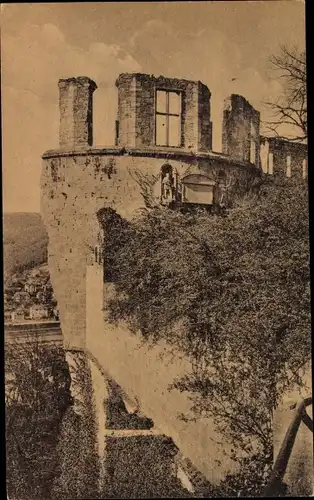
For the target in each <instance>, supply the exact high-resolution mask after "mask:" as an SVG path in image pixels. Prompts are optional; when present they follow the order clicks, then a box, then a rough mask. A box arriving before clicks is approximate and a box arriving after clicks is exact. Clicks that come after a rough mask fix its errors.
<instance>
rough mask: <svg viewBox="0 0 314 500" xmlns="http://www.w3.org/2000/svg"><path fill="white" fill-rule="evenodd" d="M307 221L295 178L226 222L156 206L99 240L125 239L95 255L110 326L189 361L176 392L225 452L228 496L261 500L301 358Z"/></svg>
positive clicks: (306, 319) (269, 184)
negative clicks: (107, 283) (228, 447)
mask: <svg viewBox="0 0 314 500" xmlns="http://www.w3.org/2000/svg"><path fill="white" fill-rule="evenodd" d="M308 222H309V221H308V193H307V186H306V185H305V184H304V183H303V182H302V181H297V180H294V179H293V178H291V179H286V181H280V183H279V182H278V181H276V180H275V179H265V182H264V183H263V185H262V186H261V188H260V190H259V192H258V193H254V194H251V195H248V196H247V197H246V198H244V199H243V200H242V202H240V201H238V203H237V204H236V206H234V208H233V209H232V210H230V211H229V213H228V216H227V217H219V216H210V215H208V214H206V213H204V212H202V211H200V212H199V213H197V214H191V215H188V214H186V215H182V214H180V213H177V212H173V211H169V210H162V209H157V208H156V209H153V210H150V211H144V212H143V213H142V215H141V216H139V217H138V219H137V220H135V221H134V222H132V224H130V223H129V224H123V223H122V222H121V218H120V217H117V218H116V219H115V217H113V216H112V214H111V218H110V223H108V224H106V221H105V216H104V217H103V224H104V226H105V231H106V234H107V236H108V237H110V234H112V235H113V234H117V228H120V232H121V228H122V232H123V238H121V236H120V237H119V238H120V241H121V244H119V242H118V240H117V241H116V243H115V246H113V244H112V243H111V244H110V245H109V244H107V246H105V249H104V250H105V261H106V258H109V259H112V260H113V261H114V269H115V289H116V294H115V296H114V297H113V298H112V299H111V300H110V301H109V302H108V304H107V308H108V312H109V316H110V319H111V321H120V320H125V321H127V323H128V324H129V326H130V328H131V330H132V331H134V332H138V331H139V330H140V331H141V333H142V335H143V336H144V338H146V339H147V340H148V341H150V342H154V341H158V340H159V339H161V338H163V339H166V340H167V342H168V345H170V346H173V348H174V349H177V348H179V349H181V350H182V351H184V352H185V353H186V354H187V355H188V356H189V357H190V358H191V360H192V363H193V374H192V376H189V377H187V378H185V379H183V380H177V381H174V387H176V388H177V389H179V390H181V391H188V392H189V393H190V394H191V396H192V399H193V402H194V412H195V414H198V415H200V416H211V417H213V418H214V420H215V422H216V425H217V428H218V429H219V430H220V432H221V433H222V435H223V436H225V438H226V439H228V440H231V441H232V443H233V445H234V452H233V458H234V460H236V461H238V462H239V463H240V466H241V469H240V474H239V475H237V476H236V477H235V476H234V477H230V478H227V479H226V481H225V483H224V487H223V488H224V490H223V493H224V494H227V495H233V494H238V493H239V491H241V492H242V494H249V495H258V494H259V493H260V490H261V488H262V486H263V484H264V483H265V480H266V478H267V475H268V472H269V468H270V465H271V463H272V427H271V414H272V410H273V409H274V408H275V407H276V406H277V404H278V402H279V400H280V397H281V396H282V394H283V392H284V391H285V390H286V389H287V387H288V386H289V385H290V384H292V383H293V382H298V383H300V384H301V383H302V381H301V380H300V379H299V377H298V371H299V369H300V367H301V366H303V365H304V364H305V362H306V361H307V360H308V359H309V358H310V353H311V336H310V332H311V326H310V273H309V245H308V231H309V224H308ZM111 248H114V255H113V254H112V253H111V254H110V251H111V250H110V249H111ZM109 254H110V255H109ZM144 304H145V307H144ZM195 414H194V416H195Z"/></svg>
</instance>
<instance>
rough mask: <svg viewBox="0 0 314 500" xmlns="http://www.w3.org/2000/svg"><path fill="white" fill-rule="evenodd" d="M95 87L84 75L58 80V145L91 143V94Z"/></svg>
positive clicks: (71, 145) (85, 144)
mask: <svg viewBox="0 0 314 500" xmlns="http://www.w3.org/2000/svg"><path fill="white" fill-rule="evenodd" d="M96 88H97V85H96V84H95V82H93V80H91V79H90V78H87V77H85V76H81V77H78V78H68V79H67V80H59V93H60V100H59V107H60V147H73V146H74V145H78V146H91V145H92V143H93V123H92V113H93V101H92V96H93V92H94V91H95V90H96Z"/></svg>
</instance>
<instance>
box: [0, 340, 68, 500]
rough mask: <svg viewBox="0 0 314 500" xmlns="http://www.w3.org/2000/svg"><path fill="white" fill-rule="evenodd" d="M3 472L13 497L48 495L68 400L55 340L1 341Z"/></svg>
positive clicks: (64, 370) (55, 473) (61, 356)
mask: <svg viewBox="0 0 314 500" xmlns="http://www.w3.org/2000/svg"><path fill="white" fill-rule="evenodd" d="M5 351H6V352H5V365H6V366H5V370H6V378H7V380H6V478H7V488H8V495H9V497H10V498H13V499H26V498H28V499H38V500H44V499H48V498H51V489H52V485H53V482H54V481H55V478H56V477H58V475H59V474H60V470H59V469H58V464H59V461H58V457H57V442H58V437H59V432H60V425H61V421H62V417H63V415H64V412H65V411H66V409H67V408H68V407H69V404H70V394H69V382H70V379H69V373H68V368H67V364H66V361H65V356H64V353H63V351H62V350H61V349H59V348H58V347H57V346H53V345H52V346H47V345H43V344H39V343H36V342H34V343H32V344H29V345H18V344H14V345H6V349H5Z"/></svg>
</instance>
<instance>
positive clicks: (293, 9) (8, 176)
mask: <svg viewBox="0 0 314 500" xmlns="http://www.w3.org/2000/svg"><path fill="white" fill-rule="evenodd" d="M1 24H2V27H1V31H2V34H1V61H2V62H1V65H2V69H1V79H2V142H3V144H2V148H3V153H2V154H3V162H2V164H3V167H2V183H3V209H4V211H5V212H39V211H40V172H41V155H42V154H43V153H44V152H45V151H46V150H47V149H54V148H57V147H58V127H59V109H58V105H59V103H58V80H59V79H60V78H68V77H72V76H88V77H90V78H92V79H93V80H95V81H96V83H97V86H98V89H97V91H96V92H95V93H94V145H96V146H98V145H103V146H105V145H112V144H114V124H115V119H116V106H117V94H116V92H117V90H116V88H115V80H116V78H117V76H118V75H119V74H120V73H123V72H141V73H148V74H154V75H156V76H159V75H164V76H168V77H177V78H185V79H191V80H200V81H202V82H203V83H204V84H206V85H207V86H208V87H209V89H210V91H211V94H212V96H211V119H212V121H213V149H214V150H215V151H221V125H222V109H223V100H224V99H225V98H226V97H227V96H228V95H230V94H231V93H237V94H241V95H243V96H245V97H246V98H247V99H248V100H249V101H250V103H251V104H252V105H253V106H254V107H255V108H257V109H259V110H260V111H261V118H262V120H263V119H264V120H266V119H267V111H266V110H265V107H264V105H263V102H264V101H265V100H268V99H276V97H277V96H279V95H280V94H281V92H282V87H281V81H280V79H278V78H277V79H274V78H273V74H272V73H271V71H270V65H269V58H270V56H271V55H273V54H278V52H279V51H280V46H281V45H286V46H287V47H292V46H296V47H298V48H299V49H300V50H304V48H305V8H304V3H303V1H302V0H267V1H258V0H255V1H245V0H242V1H237V0H234V1H231V0H230V1H215V2H211V1H207V2H206V1H205V2H197V1H193V2H147V3H146V2H122V1H120V2H106V3H105V2H104V3H102V2H95V3H93V2H90V3H85V2H83V3H78V2H76V3H75V2H73V3H70V2H69V3H60V4H57V3H51V4H48V3H47V4H45V3H36V4H35V3H27V4H17V3H13V4H5V3H4V4H2V5H1Z"/></svg>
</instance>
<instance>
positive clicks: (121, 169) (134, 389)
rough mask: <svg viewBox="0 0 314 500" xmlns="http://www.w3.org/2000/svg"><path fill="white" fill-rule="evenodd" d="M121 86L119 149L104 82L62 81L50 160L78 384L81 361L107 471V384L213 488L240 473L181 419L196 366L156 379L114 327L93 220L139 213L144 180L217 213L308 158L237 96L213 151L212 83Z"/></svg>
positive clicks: (52, 211)
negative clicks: (98, 110)
mask: <svg viewBox="0 0 314 500" xmlns="http://www.w3.org/2000/svg"><path fill="white" fill-rule="evenodd" d="M116 86H117V90H118V116H117V121H116V139H115V145H112V146H111V147H103V148H102V147H98V148H95V147H93V122H92V116H93V109H92V108H93V93H94V91H95V90H96V88H97V86H96V83H95V82H93V81H92V80H90V79H89V78H87V77H78V78H69V79H66V80H60V81H59V95H60V101H59V108H60V137H59V148H57V149H53V150H49V151H47V152H45V153H44V154H43V167H42V177H41V213H42V216H43V219H44V223H45V225H46V227H47V231H48V235H49V248H48V254H49V256H48V265H49V269H50V273H51V281H52V285H53V289H54V293H55V295H56V298H57V301H58V305H59V313H60V321H61V327H62V332H63V338H64V346H65V348H66V350H67V353H68V361H69V366H70V370H72V372H73V377H72V386H74V385H75V375H74V374H75V366H77V365H78V364H80V363H78V362H77V360H78V359H79V360H81V362H82V363H83V364H84V363H85V365H84V366H85V367H86V370H87V371H88V372H89V373H90V376H91V380H92V385H93V394H94V396H93V397H94V400H95V405H94V406H95V408H96V417H95V418H96V420H97V422H98V423H97V426H98V427H97V426H96V427H97V428H98V441H97V443H98V444H97V446H98V451H99V455H100V456H102V457H103V458H102V460H103V461H104V462H105V463H107V464H108V461H110V460H109V458H108V453H109V452H108V449H109V448H110V446H109V445H108V442H109V441H110V439H109V437H108V436H109V434H110V433H109V434H108V432H107V431H108V427H110V424H109V422H108V418H107V416H106V415H107V413H106V412H104V404H105V406H106V404H107V405H108V404H109V403H108V401H109V399H110V398H109V396H108V394H110V390H109V389H108V387H107V386H108V380H109V379H114V380H115V381H116V382H117V384H118V385H119V386H121V387H123V391H124V393H125V394H127V395H128V397H129V398H130V400H132V401H133V403H132V404H131V407H132V408H133V407H134V408H135V407H136V408H137V410H136V411H135V410H134V412H135V413H138V414H143V415H145V416H146V417H149V418H151V419H152V420H153V421H154V424H155V427H156V428H158V429H159V431H160V433H161V434H166V435H167V436H169V437H171V438H172V439H173V441H174V443H175V444H176V446H177V447H178V448H179V449H180V452H181V453H182V454H183V455H184V456H185V457H187V458H188V459H189V460H190V461H191V462H192V463H193V464H194V465H195V467H196V469H197V470H199V471H201V473H202V474H203V475H204V477H205V478H206V479H207V480H208V481H210V482H211V483H213V484H215V483H216V484H217V482H219V480H220V479H221V478H223V477H225V475H226V473H227V472H228V471H230V467H232V466H231V465H230V464H231V461H230V463H229V462H228V460H227V461H226V459H225V456H224V452H225V450H227V449H228V444H226V447H225V449H224V450H221V449H220V448H219V445H216V444H214V441H219V439H216V438H217V436H216V434H215V431H214V426H213V423H212V422H210V421H208V420H206V421H205V420H204V421H203V422H202V421H200V422H198V423H191V422H185V423H184V422H182V421H181V420H180V419H179V417H178V414H179V413H180V410H181V413H184V412H185V411H187V410H188V408H189V401H188V398H187V397H186V396H185V395H182V394H180V395H175V394H170V393H169V391H168V386H169V385H170V384H171V383H172V381H173V379H174V378H175V377H176V376H178V375H180V374H182V373H186V372H187V371H188V370H189V363H188V360H179V359H178V360H176V361H174V362H172V364H171V365H169V366H168V368H167V370H166V371H165V370H163V371H162V372H160V368H159V367H160V359H159V354H160V353H158V352H157V351H156V350H148V349H147V350H145V349H146V348H145V347H143V348H142V350H140V349H138V347H139V344H138V340H137V339H136V338H135V337H134V336H132V335H131V334H130V332H129V331H128V330H127V328H126V327H125V326H123V325H120V326H118V327H114V326H113V325H110V324H109V323H108V322H107V321H106V317H105V315H104V311H103V309H104V301H106V298H107V297H108V296H109V295H110V293H111V289H110V287H109V285H107V284H104V283H103V266H105V265H106V263H103V262H102V261H101V257H100V254H99V253H98V252H97V249H98V248H99V247H100V246H101V245H102V243H103V241H104V238H106V235H105V234H103V233H102V230H101V228H100V227H99V223H98V219H97V213H98V212H99V210H101V209H103V208H106V207H110V208H113V209H115V210H116V211H117V212H118V213H119V214H120V215H121V216H123V217H126V218H132V217H134V214H135V212H136V210H137V209H139V208H141V207H143V205H144V200H143V193H142V188H141V183H140V180H141V179H142V178H143V177H144V178H145V179H146V180H148V181H149V186H150V188H151V193H150V194H151V197H152V199H153V202H154V203H156V204H160V205H161V206H164V207H174V208H176V207H178V208H180V209H182V208H183V209H186V208H189V207H193V206H195V205H196V206H203V207H206V208H208V209H210V210H215V209H217V210H219V209H220V208H221V207H226V206H227V207H228V206H229V205H230V204H232V201H233V199H234V198H235V197H237V196H241V195H242V194H243V193H245V192H246V191H247V190H249V189H250V188H251V187H252V186H254V184H255V183H256V181H257V180H258V179H259V178H260V177H261V176H262V175H263V171H264V172H265V173H269V174H271V173H273V174H275V173H277V162H278V170H281V171H283V170H284V165H285V164H288V163H287V162H289V161H290V168H291V172H290V171H289V173H291V175H294V173H295V172H297V170H298V169H299V170H298V172H299V171H301V174H300V175H303V176H305V173H306V168H305V166H304V162H305V160H306V150H304V149H302V147H301V146H300V147H299V149H297V148H296V146H295V145H293V146H291V149H289V147H290V146H289V145H288V146H287V147H286V146H285V148H284V149H282V148H280V147H279V146H278V142H276V140H274V139H266V138H261V137H260V114H259V112H258V111H257V110H255V109H254V108H253V107H252V106H251V105H250V104H249V103H248V102H247V100H246V99H244V98H243V97H242V96H239V95H232V96H231V97H230V98H228V99H227V100H226V102H225V107H224V115H223V148H222V153H216V152H213V151H212V122H211V115H210V99H211V93H210V91H209V89H208V88H207V87H206V86H205V85H204V84H202V83H201V82H199V81H187V80H179V79H170V78H165V77H161V76H160V77H157V78H156V77H154V76H150V75H144V74H139V73H134V74H121V75H120V76H119V77H118V79H117V81H116ZM279 152H280V153H279ZM285 155H286V156H285ZM288 157H290V160H287V158H288ZM279 165H280V166H279ZM300 168H301V170H300ZM302 169H303V170H302ZM271 170H272V171H271ZM298 175H299V174H298ZM95 249H96V251H95ZM107 375H108V376H107ZM106 384H107V386H106ZM148 386H149V387H150V391H148V390H147V387H148ZM106 387H107V388H106ZM72 388H73V387H72ZM73 393H75V394H76V396H75V397H76V398H77V399H78V400H79V399H80V397H82V398H83V400H84V397H85V396H84V394H83V395H82V396H78V395H77V394H80V390H79V388H78V390H74V388H73ZM81 393H82V391H81ZM108 398H109V399H108ZM135 400H136V401H138V404H137V403H136V404H135V402H134V401H135ZM104 402H105V403H104ZM106 402H107V403H106ZM79 406H80V405H79V404H78V407H79ZM132 411H133V410H132ZM132 411H131V413H132ZM110 428H111V429H112V426H111V427H110ZM106 429H107V430H106ZM116 430H117V429H116ZM159 431H158V432H159ZM106 432H107V434H106ZM114 432H115V430H114V429H113V433H114ZM158 432H157V434H158ZM113 435H114V434H112V433H111V434H110V436H111V442H112V440H113V438H112V436H113ZM106 436H107V437H106ZM214 438H215V439H214ZM123 439H125V437H124V438H123ZM213 439H214V441H213ZM106 440H107V441H106ZM108 440H109V441H108ZM105 441H106V443H107V444H106V445H105V444H104V442H105ZM117 442H118V441H117ZM107 445H108V446H109V448H108V447H107V448H106V446H107ZM117 446H120V444H119V445H118V444H117ZM111 449H112V448H111ZM113 453H114V452H113ZM106 454H107V455H106ZM106 456H107V461H106ZM117 467H118V465H117ZM107 473H108V470H107V472H105V475H106V474H107ZM181 474H183V472H182V471H181Z"/></svg>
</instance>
